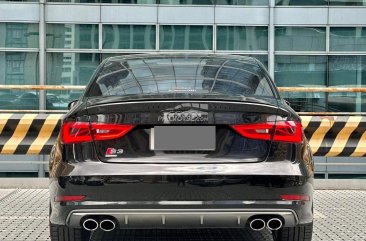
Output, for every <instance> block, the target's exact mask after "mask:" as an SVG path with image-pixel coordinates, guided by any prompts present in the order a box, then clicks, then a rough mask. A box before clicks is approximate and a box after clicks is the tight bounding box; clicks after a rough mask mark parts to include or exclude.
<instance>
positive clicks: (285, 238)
mask: <svg viewBox="0 0 366 241" xmlns="http://www.w3.org/2000/svg"><path fill="white" fill-rule="evenodd" d="M312 236H313V223H308V224H301V225H298V226H296V227H293V228H281V229H280V230H277V231H275V232H274V233H273V239H274V241H311V239H312Z"/></svg>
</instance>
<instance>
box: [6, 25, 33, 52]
mask: <svg viewBox="0 0 366 241" xmlns="http://www.w3.org/2000/svg"><path fill="white" fill-rule="evenodd" d="M38 40H39V31H38V24H36V23H0V47H1V48H4V47H5V48H38Z"/></svg>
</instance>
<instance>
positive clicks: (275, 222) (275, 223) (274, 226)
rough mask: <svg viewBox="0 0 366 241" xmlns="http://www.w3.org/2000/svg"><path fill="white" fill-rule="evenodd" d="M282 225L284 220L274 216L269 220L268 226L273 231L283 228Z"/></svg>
mask: <svg viewBox="0 0 366 241" xmlns="http://www.w3.org/2000/svg"><path fill="white" fill-rule="evenodd" d="M282 225H283V224H282V221H281V220H280V219H278V218H272V219H270V220H268V222H267V228H268V229H269V230H272V231H273V230H279V229H280V228H282Z"/></svg>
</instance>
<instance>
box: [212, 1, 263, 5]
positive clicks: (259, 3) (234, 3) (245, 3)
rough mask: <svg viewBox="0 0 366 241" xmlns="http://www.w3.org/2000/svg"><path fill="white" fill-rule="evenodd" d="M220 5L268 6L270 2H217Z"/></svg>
mask: <svg viewBox="0 0 366 241" xmlns="http://www.w3.org/2000/svg"><path fill="white" fill-rule="evenodd" d="M216 4H218V5H268V0H216Z"/></svg>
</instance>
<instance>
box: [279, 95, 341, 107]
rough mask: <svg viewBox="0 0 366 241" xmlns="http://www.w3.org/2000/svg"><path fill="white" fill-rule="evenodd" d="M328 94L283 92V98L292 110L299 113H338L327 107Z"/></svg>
mask: <svg viewBox="0 0 366 241" xmlns="http://www.w3.org/2000/svg"><path fill="white" fill-rule="evenodd" d="M326 95H327V94H326V93H324V92H321V93H318V92H317V93H313V92H309V93H295V92H281V96H282V97H283V98H284V99H285V100H287V101H288V102H289V103H290V105H291V108H292V109H294V110H295V111H297V112H319V111H320V112H325V111H336V110H334V109H333V110H330V109H329V106H328V105H327V97H326Z"/></svg>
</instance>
